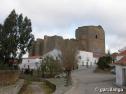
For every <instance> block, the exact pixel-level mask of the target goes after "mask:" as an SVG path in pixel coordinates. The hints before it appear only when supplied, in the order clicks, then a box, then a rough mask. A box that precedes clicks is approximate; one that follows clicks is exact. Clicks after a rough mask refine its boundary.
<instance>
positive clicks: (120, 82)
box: [115, 65, 125, 86]
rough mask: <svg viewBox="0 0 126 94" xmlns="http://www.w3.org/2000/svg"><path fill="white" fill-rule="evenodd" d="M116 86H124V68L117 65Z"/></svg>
mask: <svg viewBox="0 0 126 94" xmlns="http://www.w3.org/2000/svg"><path fill="white" fill-rule="evenodd" d="M115 68H116V84H117V85H119V86H122V85H124V83H125V81H124V73H123V66H120V65H116V67H115Z"/></svg>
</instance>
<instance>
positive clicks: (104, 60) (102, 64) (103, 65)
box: [97, 55, 112, 70]
mask: <svg viewBox="0 0 126 94" xmlns="http://www.w3.org/2000/svg"><path fill="white" fill-rule="evenodd" d="M111 63H112V57H111V55H106V56H103V57H100V58H99V61H98V63H97V65H98V68H100V69H103V70H104V69H107V68H110V66H109V64H111Z"/></svg>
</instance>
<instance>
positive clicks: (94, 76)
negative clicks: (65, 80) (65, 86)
mask: <svg viewBox="0 0 126 94" xmlns="http://www.w3.org/2000/svg"><path fill="white" fill-rule="evenodd" d="M72 79H73V81H74V84H73V87H72V88H71V89H70V90H69V91H68V92H66V93H65V94H126V92H121V93H118V92H117V91H116V92H103V93H100V90H101V91H102V90H103V88H109V89H110V88H118V87H116V86H115V85H114V79H115V75H112V74H103V73H102V74H101V73H93V70H92V69H81V70H78V71H74V72H73V73H72Z"/></svg>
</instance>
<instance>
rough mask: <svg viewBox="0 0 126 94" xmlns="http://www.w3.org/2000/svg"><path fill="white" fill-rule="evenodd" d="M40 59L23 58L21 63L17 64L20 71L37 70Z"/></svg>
mask: <svg viewBox="0 0 126 94" xmlns="http://www.w3.org/2000/svg"><path fill="white" fill-rule="evenodd" d="M41 61H42V59H39V58H38V57H31V58H23V59H22V63H21V64H19V68H20V69H27V68H28V67H29V68H30V69H37V68H38V67H39V66H40V64H41Z"/></svg>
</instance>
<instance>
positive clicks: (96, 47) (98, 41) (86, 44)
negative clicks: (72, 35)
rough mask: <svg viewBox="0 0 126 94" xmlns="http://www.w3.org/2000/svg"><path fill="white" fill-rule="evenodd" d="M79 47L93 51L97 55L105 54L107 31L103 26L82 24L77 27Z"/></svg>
mask: <svg viewBox="0 0 126 94" xmlns="http://www.w3.org/2000/svg"><path fill="white" fill-rule="evenodd" d="M76 39H77V40H78V42H79V49H80V50H85V51H89V52H93V53H94V54H95V55H97V56H98V57H99V56H102V55H104V54H105V33H104V30H103V28H102V27H101V26H82V27H78V29H76Z"/></svg>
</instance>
